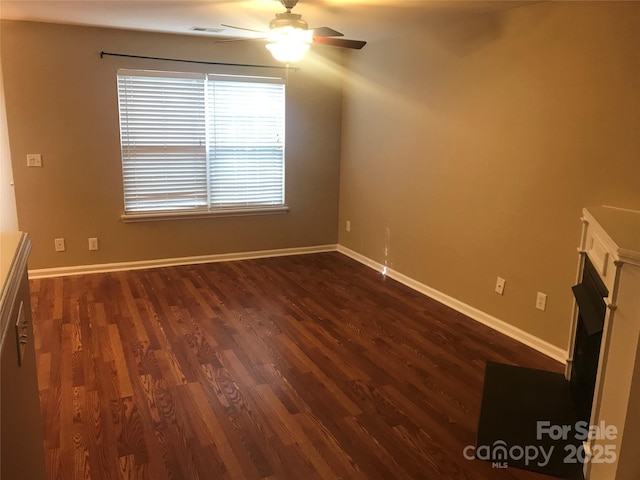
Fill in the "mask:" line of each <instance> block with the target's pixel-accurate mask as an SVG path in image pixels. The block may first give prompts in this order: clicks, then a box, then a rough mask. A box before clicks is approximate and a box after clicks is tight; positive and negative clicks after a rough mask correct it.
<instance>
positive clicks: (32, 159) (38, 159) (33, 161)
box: [27, 153, 42, 167]
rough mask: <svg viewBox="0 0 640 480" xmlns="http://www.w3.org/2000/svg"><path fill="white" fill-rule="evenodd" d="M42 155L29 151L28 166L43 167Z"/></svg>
mask: <svg viewBox="0 0 640 480" xmlns="http://www.w3.org/2000/svg"><path fill="white" fill-rule="evenodd" d="M41 166H42V155H40V154H39V153H27V167H41Z"/></svg>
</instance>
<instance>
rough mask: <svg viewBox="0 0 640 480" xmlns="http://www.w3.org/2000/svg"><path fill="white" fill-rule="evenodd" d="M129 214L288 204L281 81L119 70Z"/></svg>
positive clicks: (242, 209) (252, 208) (126, 209)
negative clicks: (285, 190)
mask: <svg viewBox="0 0 640 480" xmlns="http://www.w3.org/2000/svg"><path fill="white" fill-rule="evenodd" d="M118 101H119V109H120V141H121V146H122V176H123V185H124V212H125V217H127V216H131V217H133V218H135V217H136V216H141V215H142V216H144V215H145V214H147V215H148V214H152V216H153V214H158V216H161V215H162V214H165V213H170V214H176V213H185V214H193V213H196V214H197V213H208V212H223V213H229V212H240V213H242V212H253V211H256V210H261V211H262V210H263V211H269V210H270V209H274V208H275V209H276V210H277V209H278V207H280V209H281V210H282V208H283V207H284V116H285V108H284V105H285V92H284V84H283V83H282V80H281V79H272V78H265V77H236V76H228V75H227V76H221V75H205V74H193V73H173V72H152V71H137V70H136V71H133V70H119V71H118Z"/></svg>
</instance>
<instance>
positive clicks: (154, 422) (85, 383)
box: [31, 253, 562, 480]
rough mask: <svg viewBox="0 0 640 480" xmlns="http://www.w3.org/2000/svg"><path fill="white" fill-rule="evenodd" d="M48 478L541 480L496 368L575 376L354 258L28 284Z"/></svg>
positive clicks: (299, 258) (319, 258)
mask: <svg viewBox="0 0 640 480" xmlns="http://www.w3.org/2000/svg"><path fill="white" fill-rule="evenodd" d="M31 287H32V289H31V294H32V309H33V318H34V331H35V335H36V338H35V345H36V355H37V365H38V388H39V393H40V401H41V411H42V412H43V416H44V429H45V435H44V446H45V451H46V465H47V469H48V474H49V479H50V480H54V479H56V480H57V479H62V480H76V479H78V480H104V479H113V480H116V479H117V480H125V479H135V480H138V479H149V480H198V479H202V480H205V479H206V480H209V479H232V480H261V479H281V480H282V479H284V480H288V479H294V480H299V479H305V480H306V479H331V480H332V479H336V478H343V479H367V480H369V479H391V478H393V479H403V478H406V479H409V478H412V479H417V478H425V479H429V480H431V479H444V480H446V479H456V480H457V479H473V480H536V479H537V480H541V479H545V478H547V477H545V476H543V475H539V474H535V473H532V472H525V471H520V470H515V469H511V468H510V469H493V468H491V464H490V463H487V462H480V461H469V460H466V459H465V458H464V456H463V449H464V447H465V446H467V445H470V444H473V443H474V442H475V435H476V427H477V421H478V415H479V408H480V399H481V394H482V384H483V376H484V366H485V363H486V362H487V361H499V362H505V363H511V364H514V365H523V366H527V367H531V368H542V369H546V370H550V371H556V372H559V371H562V365H560V364H559V363H557V362H555V361H553V360H551V359H549V358H547V357H545V356H544V355H541V354H539V353H537V352H535V351H533V350H532V349H530V348H528V347H526V346H524V345H522V344H519V343H518V342H516V341H514V340H512V339H510V338H507V337H505V336H504V335H501V334H499V333H497V332H495V331H493V330H491V329H489V328H487V327H485V326H483V325H481V324H479V323H477V322H474V321H473V320H471V319H469V318H467V317H465V316H464V315H462V314H460V313H458V312H455V311H453V310H451V309H449V308H448V307H446V306H444V305H442V304H440V303H438V302H436V301H434V300H432V299H430V298H428V297H425V296H423V295H421V294H419V293H417V292H415V291H413V290H411V289H409V288H407V287H405V286H403V285H401V284H399V283H397V282H395V281H393V280H391V279H389V278H387V277H384V276H382V275H380V274H379V273H376V272H375V271H373V270H370V269H368V268H366V267H364V266H362V265H360V264H358V263H356V262H354V261H352V260H350V259H348V258H347V257H344V256H343V255H341V254H339V253H323V254H313V255H302V256H291V257H280V258H271V259H256V260H246V261H241V262H226V263H225V262H223V263H212V264H199V265H189V266H176V267H169V268H158V269H151V270H136V271H131V272H117V273H102V274H95V275H79V276H75V277H63V278H49V279H38V280H34V281H32V282H31Z"/></svg>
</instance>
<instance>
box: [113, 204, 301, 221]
mask: <svg viewBox="0 0 640 480" xmlns="http://www.w3.org/2000/svg"><path fill="white" fill-rule="evenodd" d="M288 211H289V207H288V206H286V205H279V206H277V207H258V208H233V209H232V208H230V209H220V210H208V211H196V212H153V213H128V214H127V213H125V214H123V215H121V216H120V219H121V220H122V221H123V222H125V223H134V222H155V221H162V220H186V219H191V218H209V217H243V216H250V215H273V214H277V213H287V212H288Z"/></svg>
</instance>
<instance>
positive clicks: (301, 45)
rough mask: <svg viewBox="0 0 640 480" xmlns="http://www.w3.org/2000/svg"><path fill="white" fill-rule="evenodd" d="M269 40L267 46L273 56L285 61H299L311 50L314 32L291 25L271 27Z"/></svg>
mask: <svg viewBox="0 0 640 480" xmlns="http://www.w3.org/2000/svg"><path fill="white" fill-rule="evenodd" d="M305 26H306V24H305ZM268 40H269V43H267V45H266V47H267V49H269V51H270V52H271V55H273V58H275V59H276V60H278V61H279V62H284V63H292V62H298V61H300V60H301V59H302V57H304V54H305V53H307V50H309V45H310V44H311V42H312V41H313V32H312V31H311V30H307V29H306V28H304V29H303V28H297V27H295V26H291V25H285V26H279V27H276V28H272V29H271V32H270V34H269V38H268Z"/></svg>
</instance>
